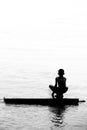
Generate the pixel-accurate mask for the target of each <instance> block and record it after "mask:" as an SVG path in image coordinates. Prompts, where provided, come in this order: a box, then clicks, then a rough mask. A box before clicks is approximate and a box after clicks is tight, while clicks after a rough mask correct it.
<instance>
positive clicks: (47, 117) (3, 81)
mask: <svg viewBox="0 0 87 130" xmlns="http://www.w3.org/2000/svg"><path fill="white" fill-rule="evenodd" d="M12 58H13V57H12ZM12 58H11V57H10V58H7V61H6V57H4V58H3V60H2V59H1V60H0V63H1V64H0V99H1V100H0V130H29V129H31V130H45V129H47V130H57V129H60V130H86V129H87V103H86V102H85V103H80V104H79V105H77V106H68V105H67V106H63V107H50V106H40V105H38V106H34V105H6V104H4V102H3V97H13V98H15V97H22V98H23V97H25V98H31V97H32V98H44V97H45V98H50V97H51V92H50V90H49V88H48V86H49V84H54V78H55V76H56V74H57V73H55V72H54V71H52V72H50V71H49V70H46V71H45V70H44V69H41V68H40V69H36V68H34V66H28V65H29V63H28V62H27V59H26V60H25V61H26V63H25V64H24V62H23V61H19V60H17V59H15V61H14V60H13V59H12ZM11 61H12V62H13V63H12V62H11ZM22 63H23V64H22ZM38 65H39V66H40V64H38ZM31 68H32V69H31ZM33 68H34V70H33ZM38 68H39V67H38ZM35 69H36V70H35ZM41 70H42V71H41ZM84 75H85V74H84ZM66 77H67V79H68V80H70V82H71V83H69V82H68V83H67V85H68V86H69V91H68V92H67V93H66V94H65V97H77V98H80V100H82V99H85V100H86V99H87V97H86V92H87V88H86V80H85V79H86V75H85V76H84V77H85V78H84V81H85V82H84V81H83V82H82V84H83V85H82V84H80V83H81V81H82V80H83V78H82V76H80V77H81V78H80V77H79V79H78V78H76V77H75V76H74V78H76V81H78V80H79V82H78V84H77V82H73V79H72V77H73V76H72V75H71V77H69V76H68V75H66ZM71 79H72V80H71Z"/></svg>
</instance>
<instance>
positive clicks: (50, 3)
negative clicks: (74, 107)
mask: <svg viewBox="0 0 87 130" xmlns="http://www.w3.org/2000/svg"><path fill="white" fill-rule="evenodd" d="M0 50H1V51H0V58H1V62H2V61H3V60H2V59H4V62H5V60H6V62H7V59H9V60H11V59H12V60H13V61H14V62H16V61H17V62H18V63H19V62H20V63H21V62H22V61H24V64H28V62H27V61H28V60H29V61H31V65H32V64H35V65H37V66H38V63H39V64H40V63H41V65H42V64H44V66H45V67H47V65H48V68H49V67H50V68H55V69H57V68H58V67H64V68H65V69H68V70H69V71H71V70H74V71H76V70H78V71H81V72H83V71H86V72H87V70H86V67H87V1H86V0H84V1H82V0H15V1H13V0H2V1H0ZM24 50H25V51H24ZM1 62H0V63H1ZM4 62H3V63H4ZM6 62H5V63H6ZM28 65H29V64H28Z"/></svg>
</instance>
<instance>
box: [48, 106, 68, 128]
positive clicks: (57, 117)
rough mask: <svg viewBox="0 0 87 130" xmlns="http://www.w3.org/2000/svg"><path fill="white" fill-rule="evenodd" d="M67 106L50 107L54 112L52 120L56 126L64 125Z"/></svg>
mask: <svg viewBox="0 0 87 130" xmlns="http://www.w3.org/2000/svg"><path fill="white" fill-rule="evenodd" d="M66 109H67V106H60V107H50V108H49V110H50V112H51V113H52V116H51V122H52V123H53V125H54V126H56V127H61V126H64V113H65V112H66Z"/></svg>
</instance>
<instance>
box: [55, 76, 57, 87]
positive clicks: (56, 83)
mask: <svg viewBox="0 0 87 130" xmlns="http://www.w3.org/2000/svg"><path fill="white" fill-rule="evenodd" d="M55 87H57V78H55Z"/></svg>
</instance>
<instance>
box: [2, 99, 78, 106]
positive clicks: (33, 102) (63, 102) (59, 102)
mask: <svg viewBox="0 0 87 130" xmlns="http://www.w3.org/2000/svg"><path fill="white" fill-rule="evenodd" d="M4 102H5V103H6V104H29V105H53V106H54V105H76V104H78V103H79V99H77V98H64V99H51V98H4Z"/></svg>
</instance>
